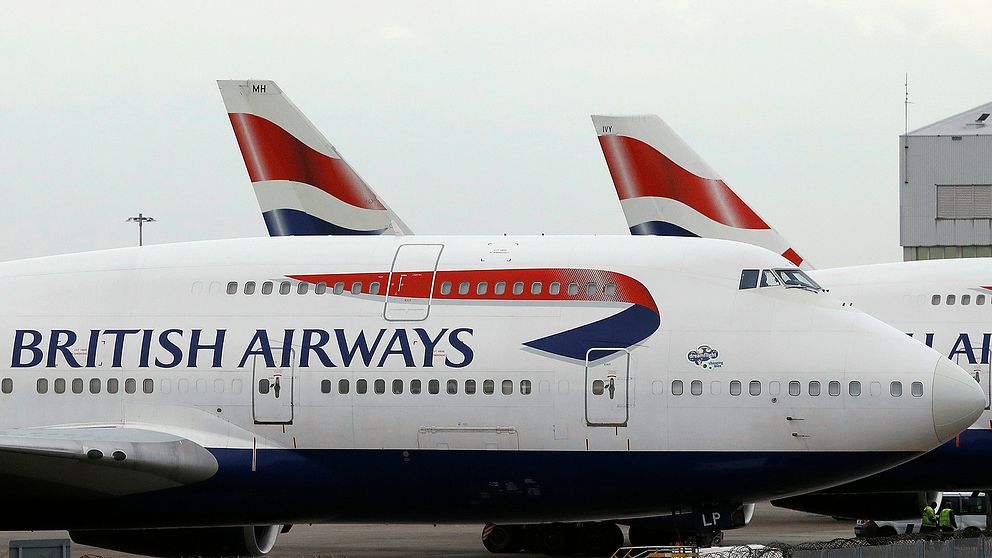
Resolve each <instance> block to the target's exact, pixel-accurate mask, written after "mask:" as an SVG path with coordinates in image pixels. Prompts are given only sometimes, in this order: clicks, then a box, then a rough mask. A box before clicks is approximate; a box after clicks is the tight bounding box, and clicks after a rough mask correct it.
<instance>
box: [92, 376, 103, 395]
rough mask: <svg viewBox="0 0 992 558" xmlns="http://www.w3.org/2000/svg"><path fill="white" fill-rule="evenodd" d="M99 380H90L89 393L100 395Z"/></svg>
mask: <svg viewBox="0 0 992 558" xmlns="http://www.w3.org/2000/svg"><path fill="white" fill-rule="evenodd" d="M101 383H103V382H101V381H100V378H90V393H100V384H101Z"/></svg>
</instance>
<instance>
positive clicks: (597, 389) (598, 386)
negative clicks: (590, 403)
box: [592, 380, 606, 395]
mask: <svg viewBox="0 0 992 558" xmlns="http://www.w3.org/2000/svg"><path fill="white" fill-rule="evenodd" d="M605 385H606V384H604V383H603V380H593V381H592V394H593V395H603V392H604V389H603V387H604V386H605Z"/></svg>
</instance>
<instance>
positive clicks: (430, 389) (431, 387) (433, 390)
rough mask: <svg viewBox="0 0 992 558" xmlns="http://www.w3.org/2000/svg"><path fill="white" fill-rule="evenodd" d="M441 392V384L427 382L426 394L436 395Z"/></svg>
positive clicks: (432, 381)
mask: <svg viewBox="0 0 992 558" xmlns="http://www.w3.org/2000/svg"><path fill="white" fill-rule="evenodd" d="M440 391H441V382H439V381H437V380H431V381H429V382H427V393H429V394H431V395H437V394H438V392H440Z"/></svg>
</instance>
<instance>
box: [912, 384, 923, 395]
mask: <svg viewBox="0 0 992 558" xmlns="http://www.w3.org/2000/svg"><path fill="white" fill-rule="evenodd" d="M910 389H911V390H912V393H913V397H923V382H913V384H912V385H911V386H910Z"/></svg>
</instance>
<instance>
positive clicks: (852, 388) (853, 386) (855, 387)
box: [847, 380, 861, 397]
mask: <svg viewBox="0 0 992 558" xmlns="http://www.w3.org/2000/svg"><path fill="white" fill-rule="evenodd" d="M847 393H848V394H850V395H851V397H858V396H859V395H861V382H859V381H857V380H855V381H853V382H851V383H850V384H848V385H847Z"/></svg>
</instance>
